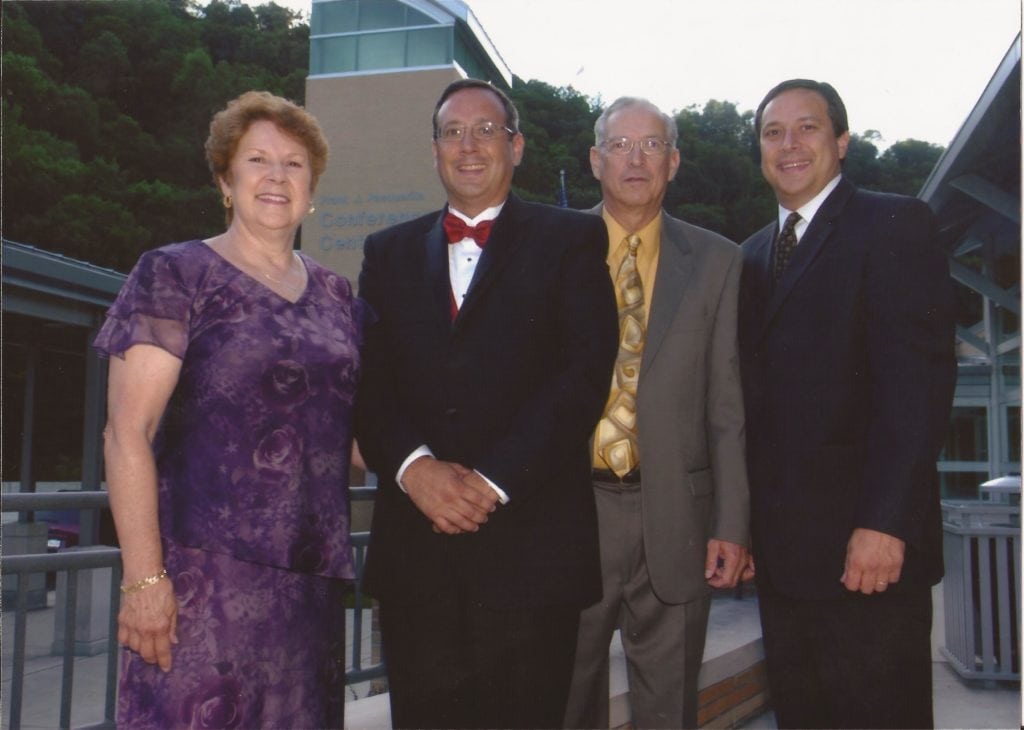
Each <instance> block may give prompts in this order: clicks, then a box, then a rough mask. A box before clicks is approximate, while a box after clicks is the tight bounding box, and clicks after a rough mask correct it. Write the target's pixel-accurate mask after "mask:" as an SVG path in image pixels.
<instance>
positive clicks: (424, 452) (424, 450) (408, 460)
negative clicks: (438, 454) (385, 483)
mask: <svg viewBox="0 0 1024 730" xmlns="http://www.w3.org/2000/svg"><path fill="white" fill-rule="evenodd" d="M421 456H429V457H430V458H431V459H433V458H434V452H433V451H431V450H430V447H429V446H427V445H426V444H424V445H423V446H420V447H418V448H417V449H415V450H414V451H413V452H412V453H411V454H409V455H408V456H407V457H405V461H403V462H402V465H401V466H400V467H398V473H397V474H395V481H396V482H398V488H399V489H401V490H402V491H403V492H406V494H408V492H407V491H406V489H405V485H404V484H402V477H404V476H405V470H406V469H408V468H409V465H410V464H412V463H413V462H414V461H416V459H418V458H420V457H421Z"/></svg>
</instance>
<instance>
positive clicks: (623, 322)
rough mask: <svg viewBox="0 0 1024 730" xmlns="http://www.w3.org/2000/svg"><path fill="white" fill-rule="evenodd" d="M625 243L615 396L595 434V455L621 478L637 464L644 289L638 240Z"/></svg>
mask: <svg viewBox="0 0 1024 730" xmlns="http://www.w3.org/2000/svg"><path fill="white" fill-rule="evenodd" d="M626 243H627V244H628V245H629V252H628V253H627V254H626V256H625V257H623V259H622V263H621V264H620V265H619V270H618V272H617V273H616V275H615V287H616V288H617V289H618V291H619V294H620V296H621V298H622V304H621V305H620V307H619V355H618V358H617V359H616V361H615V384H616V386H617V387H618V394H617V395H616V397H615V399H614V400H613V401H612V402H611V403H609V404H608V406H607V407H606V409H605V414H604V418H602V419H601V421H600V423H598V424H597V432H596V433H595V434H594V438H595V439H596V441H597V453H598V455H600V457H601V458H602V459H603V460H604V462H605V463H606V464H607V465H608V468H609V469H611V470H612V471H613V472H615V473H616V474H617V475H618V476H619V477H620V478H621V477H623V476H625V475H626V474H627V473H629V472H630V471H631V470H632V469H634V468H636V466H637V465H638V464H639V463H640V447H639V444H638V443H637V437H636V385H637V380H638V378H639V375H640V360H641V358H642V357H643V353H644V337H645V334H646V331H645V330H646V323H645V317H644V287H643V283H642V282H641V281H640V273H639V272H638V271H637V268H636V251H637V248H638V247H639V246H640V237H639V236H637V235H636V234H633V235H631V236H629V237H627V238H626Z"/></svg>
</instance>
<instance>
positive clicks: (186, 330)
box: [95, 241, 372, 728]
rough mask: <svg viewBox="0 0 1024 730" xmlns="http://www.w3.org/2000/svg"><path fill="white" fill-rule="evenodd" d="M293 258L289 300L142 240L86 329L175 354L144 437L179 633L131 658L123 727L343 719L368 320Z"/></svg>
mask: <svg viewBox="0 0 1024 730" xmlns="http://www.w3.org/2000/svg"><path fill="white" fill-rule="evenodd" d="M302 261H303V263H304V264H305V266H306V268H307V270H308V272H309V284H308V286H307V288H306V290H305V292H304V293H303V294H302V296H301V297H300V298H299V300H298V301H297V302H294V303H292V302H289V301H287V300H285V299H283V298H281V297H279V296H278V295H277V294H275V293H274V292H273V291H271V290H270V289H268V288H266V287H265V286H263V285H262V284H261V283H260V282H259V281H257V280H256V279H254V278H252V277H250V276H248V275H247V274H245V273H244V272H242V271H241V270H239V269H237V268H236V267H235V266H233V265H232V264H231V263H229V262H228V261H227V260H225V259H223V258H222V257H221V256H220V255H219V254H217V253H216V252H215V251H213V250H212V249H211V248H209V247H208V246H207V245H206V244H204V243H202V242H201V241H191V242H188V243H181V244H173V245H170V246H166V247H163V248H160V249H156V250H154V251H150V252H147V253H146V254H144V255H143V256H142V257H141V258H140V260H139V263H138V264H137V265H136V267H135V269H134V270H133V271H132V273H131V275H130V276H129V277H128V280H127V281H126V283H125V285H124V287H123V288H122V290H121V293H120V295H119V296H118V299H117V301H116V302H115V303H114V305H113V306H112V307H111V309H110V311H109V312H108V315H107V320H106V323H105V324H104V326H103V328H102V329H101V330H100V333H99V335H98V336H97V338H96V341H95V347H96V348H97V350H99V351H100V352H101V353H103V354H106V355H113V356H123V354H124V352H125V351H126V350H128V349H129V348H130V347H131V346H132V345H135V344H139V343H145V344H151V345H156V346H158V347H161V348H163V349H165V350H167V351H168V352H170V353H171V354H173V355H175V356H177V357H179V358H181V359H182V368H181V373H180V376H179V380H178V385H177V387H176V389H175V392H174V394H173V396H172V397H171V401H170V403H169V404H168V407H167V411H166V413H165V415H164V419H163V422H162V424H161V427H160V432H159V434H158V435H157V438H156V440H155V443H154V452H155V455H156V461H157V471H158V476H159V485H158V489H159V509H160V528H161V535H162V537H163V538H164V541H165V550H166V552H167V555H166V562H167V568H168V571H169V573H170V574H171V577H172V579H173V581H174V585H175V592H176V594H177V595H178V599H179V602H180V603H181V615H180V617H179V625H178V634H179V639H180V640H181V643H180V644H179V645H178V646H177V647H175V649H174V655H173V661H174V666H173V668H172V670H171V672H170V673H169V674H166V675H164V674H163V673H161V672H160V671H159V670H158V669H156V668H154V667H150V666H148V665H145V664H144V662H142V661H141V659H139V657H137V656H135V655H132V654H130V653H129V652H126V660H125V663H124V665H123V668H122V684H121V696H120V699H119V724H121V725H123V726H125V727H148V726H154V727H196V728H205V727H239V728H243V727H293V728H297V727H333V726H335V722H336V721H337V718H340V717H341V715H340V714H337V715H336V716H335V715H332V714H331V709H330V708H332V707H333V706H334V701H335V700H337V701H338V702H343V700H344V697H343V694H342V690H343V686H342V685H343V681H344V680H343V677H342V675H343V664H340V663H339V662H342V661H343V659H342V657H343V652H344V610H343V608H342V604H341V594H342V590H343V587H344V584H343V582H342V581H341V580H338V579H346V580H348V579H352V578H354V576H355V573H354V566H353V561H352V551H351V549H350V545H349V542H348V536H349V509H348V504H349V502H348V484H347V478H348V470H349V446H350V441H351V412H352V407H353V403H354V397H355V388H356V384H357V381H358V378H359V347H360V345H361V342H362V332H363V325H364V321H365V320H366V319H367V318H368V317H370V316H372V315H370V314H369V313H368V310H367V308H366V307H365V305H364V303H363V302H362V301H361V300H359V299H356V298H355V297H354V296H353V294H352V290H351V287H350V285H349V283H348V282H347V281H346V280H345V279H344V278H342V277H340V276H338V275H336V274H334V273H333V272H331V271H329V270H328V269H326V268H324V267H322V266H320V265H319V264H317V263H316V262H314V261H312V260H311V259H308V258H306V257H304V256H303V257H302ZM325 652H327V653H325ZM300 699H301V702H300ZM300 704H301V705H302V707H303V708H307V709H308V708H319V709H315V710H310V711H311V712H313V714H312V715H308V716H307V715H305V714H302V713H303V712H305V709H303V710H300V709H297V705H300ZM318 712H324V713H326V714H316V713H318ZM340 712H341V710H340V709H338V713H340ZM278 713H284V714H278ZM275 718H276V719H275ZM300 718H308V720H307V719H300ZM331 718H334V719H331Z"/></svg>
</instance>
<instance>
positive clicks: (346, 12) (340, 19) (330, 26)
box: [309, 0, 359, 35]
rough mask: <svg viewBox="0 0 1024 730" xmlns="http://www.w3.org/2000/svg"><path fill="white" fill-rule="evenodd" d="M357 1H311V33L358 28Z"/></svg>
mask: <svg viewBox="0 0 1024 730" xmlns="http://www.w3.org/2000/svg"><path fill="white" fill-rule="evenodd" d="M358 22H359V3H358V2H357V0H337V2H333V3H313V17H312V18H310V21H309V32H310V34H311V35H323V34H327V33H351V32H353V31H355V30H358Z"/></svg>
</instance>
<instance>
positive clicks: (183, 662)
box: [117, 541, 345, 730]
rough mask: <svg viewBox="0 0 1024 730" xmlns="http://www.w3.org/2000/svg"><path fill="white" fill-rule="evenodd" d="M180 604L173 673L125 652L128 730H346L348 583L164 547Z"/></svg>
mask: <svg viewBox="0 0 1024 730" xmlns="http://www.w3.org/2000/svg"><path fill="white" fill-rule="evenodd" d="M164 553H165V555H164V560H165V563H166V564H167V571H168V573H169V574H170V575H171V576H172V577H173V580H174V591H175V594H176V595H177V597H178V643H177V644H176V645H174V646H173V647H172V649H171V651H172V657H173V664H172V666H171V671H170V672H167V673H166V674H165V673H164V672H162V671H160V669H159V667H157V666H156V665H153V664H146V663H145V662H144V661H142V658H141V657H140V656H139V655H138V654H135V653H134V652H132V651H130V650H128V649H123V650H122V652H121V653H122V657H121V658H122V661H121V681H120V687H119V694H118V705H117V724H118V727H122V728H132V730H134V729H135V728H152V729H154V730H155V729H156V728H161V729H163V728H193V729H195V730H200V729H201V728H238V730H255V729H256V728H267V729H270V728H274V729H276V728H289V729H294V730H299V729H301V728H307V729H312V728H341V727H343V725H344V707H345V612H344V608H343V603H342V600H343V597H344V587H345V583H344V582H343V581H340V580H334V579H330V578H322V577H320V576H315V575H309V574H306V573H299V572H295V571H290V570H282V569H280V568H270V567H267V566H263V565H259V564H257V563H249V562H246V561H240V560H236V559H235V558H232V557H230V556H228V555H222V554H220V553H214V552H210V551H208V550H200V549H196V548H187V547H183V546H181V545H178V544H177V543H174V542H173V541H165V542H164Z"/></svg>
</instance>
